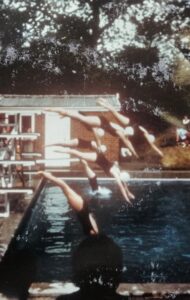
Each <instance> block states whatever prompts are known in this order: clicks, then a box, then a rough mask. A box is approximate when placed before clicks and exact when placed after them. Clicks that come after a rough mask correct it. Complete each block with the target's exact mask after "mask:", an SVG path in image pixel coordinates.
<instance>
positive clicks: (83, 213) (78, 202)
mask: <svg viewBox="0 0 190 300" xmlns="http://www.w3.org/2000/svg"><path fill="white" fill-rule="evenodd" d="M37 175H40V176H42V177H44V178H46V179H48V180H49V181H50V182H52V183H54V184H55V185H56V186H58V187H60V188H61V190H62V192H63V193H64V194H65V196H66V197H67V200H68V203H69V205H70V206H71V208H72V209H73V210H74V211H75V212H76V214H77V217H78V219H79V221H80V223H81V225H82V227H83V231H84V234H86V235H95V234H98V233H99V230H98V226H97V224H96V221H95V219H94V217H93V215H92V214H91V213H90V212H89V209H88V204H87V202H86V200H85V199H83V198H82V197H81V196H80V195H79V194H77V193H76V192H75V191H74V190H73V189H72V188H71V187H70V186H69V185H68V184H67V183H66V182H65V181H64V180H62V179H60V178H57V177H55V176H54V175H52V174H51V173H49V172H45V171H39V172H38V173H37Z"/></svg>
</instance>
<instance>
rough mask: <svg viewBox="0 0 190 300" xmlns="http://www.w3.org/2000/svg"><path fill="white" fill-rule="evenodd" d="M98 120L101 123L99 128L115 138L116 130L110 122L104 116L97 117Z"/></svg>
mask: <svg viewBox="0 0 190 300" xmlns="http://www.w3.org/2000/svg"><path fill="white" fill-rule="evenodd" d="M99 118H100V121H101V123H100V124H101V125H100V127H101V128H103V129H104V130H105V131H107V132H109V133H110V134H111V135H113V136H117V134H116V130H115V129H114V128H113V127H112V126H111V125H110V122H109V121H108V120H107V119H106V118H105V117H104V116H99Z"/></svg>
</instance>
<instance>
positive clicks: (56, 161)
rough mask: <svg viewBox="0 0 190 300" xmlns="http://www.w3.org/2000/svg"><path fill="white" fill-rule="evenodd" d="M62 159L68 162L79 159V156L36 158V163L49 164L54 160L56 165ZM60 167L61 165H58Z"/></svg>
mask: <svg viewBox="0 0 190 300" xmlns="http://www.w3.org/2000/svg"><path fill="white" fill-rule="evenodd" d="M63 161H68V162H79V161H80V159H79V158H69V157H68V158H67V157H64V158H55V159H36V164H49V163H51V165H53V163H54V162H55V163H56V165H57V164H59V163H60V164H61V163H62V162H63ZM60 167H61V165H60Z"/></svg>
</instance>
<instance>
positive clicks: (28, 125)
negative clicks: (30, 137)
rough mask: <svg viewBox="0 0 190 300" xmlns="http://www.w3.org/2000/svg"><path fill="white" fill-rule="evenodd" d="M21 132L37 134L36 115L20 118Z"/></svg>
mask: <svg viewBox="0 0 190 300" xmlns="http://www.w3.org/2000/svg"><path fill="white" fill-rule="evenodd" d="M20 132H21V133H27V132H35V126H34V115H21V116H20Z"/></svg>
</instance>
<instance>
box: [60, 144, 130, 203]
mask: <svg viewBox="0 0 190 300" xmlns="http://www.w3.org/2000/svg"><path fill="white" fill-rule="evenodd" d="M56 152H59V153H68V154H71V155H74V156H76V157H78V158H80V159H84V160H86V161H88V162H95V163H97V164H98V165H99V166H100V167H101V169H102V170H103V171H104V172H105V174H106V175H108V176H111V177H114V178H115V180H116V183H117V185H118V187H119V189H120V191H121V193H122V195H123V197H124V198H125V200H126V201H127V202H128V203H130V204H132V203H131V200H130V199H134V198H135V196H134V195H133V194H132V193H131V192H130V191H129V188H128V185H127V182H126V178H128V179H129V176H123V172H122V171H121V170H120V168H119V166H118V164H116V163H115V162H111V161H109V160H108V159H107V158H106V157H105V155H104V153H102V152H101V151H99V152H81V151H79V150H77V149H62V150H56ZM125 173H126V174H128V173H127V172H125ZM124 177H125V178H124ZM128 179H127V180H128Z"/></svg>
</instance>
